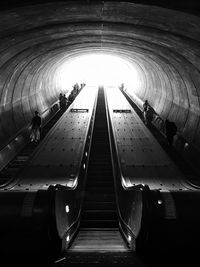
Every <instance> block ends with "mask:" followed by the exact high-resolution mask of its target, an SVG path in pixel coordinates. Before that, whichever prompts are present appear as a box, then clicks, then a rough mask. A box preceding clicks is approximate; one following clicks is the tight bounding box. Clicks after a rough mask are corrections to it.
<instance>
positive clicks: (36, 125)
mask: <svg viewBox="0 0 200 267" xmlns="http://www.w3.org/2000/svg"><path fill="white" fill-rule="evenodd" d="M84 86H85V83H81V85H80V86H79V85H78V83H76V84H75V85H74V86H73V90H72V91H71V93H70V94H69V96H68V98H67V97H66V95H65V94H62V93H60V95H59V103H60V109H62V110H63V109H64V110H65V109H66V107H67V104H71V103H72V102H73V100H74V98H75V97H76V95H77V94H78V93H79V92H80V90H81V89H82V88H83V87H84ZM41 129H42V119H41V117H40V115H39V112H38V111H37V110H36V111H35V113H34V116H33V118H32V120H31V133H30V140H31V142H34V143H37V142H39V141H40V138H41Z"/></svg>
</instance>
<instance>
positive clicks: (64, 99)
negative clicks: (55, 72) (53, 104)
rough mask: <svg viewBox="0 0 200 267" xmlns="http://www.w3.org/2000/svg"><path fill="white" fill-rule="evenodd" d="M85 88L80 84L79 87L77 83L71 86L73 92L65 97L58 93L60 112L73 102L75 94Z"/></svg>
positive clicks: (83, 84)
mask: <svg viewBox="0 0 200 267" xmlns="http://www.w3.org/2000/svg"><path fill="white" fill-rule="evenodd" d="M84 86H85V83H81V84H80V86H79V85H78V83H76V84H75V85H74V86H73V90H72V91H71V93H70V94H69V95H68V97H66V95H65V94H62V93H60V95H59V105H60V109H61V110H65V109H66V108H67V105H68V104H69V105H70V104H71V103H72V102H73V100H74V98H75V97H76V96H77V94H78V93H79V92H80V90H81V89H82V88H83V87H84Z"/></svg>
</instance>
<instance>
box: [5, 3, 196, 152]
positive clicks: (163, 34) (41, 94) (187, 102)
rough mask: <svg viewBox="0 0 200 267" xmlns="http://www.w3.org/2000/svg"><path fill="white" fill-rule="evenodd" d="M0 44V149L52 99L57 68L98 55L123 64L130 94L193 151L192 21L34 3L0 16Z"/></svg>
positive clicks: (95, 6) (129, 9)
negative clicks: (131, 75)
mask: <svg viewBox="0 0 200 267" xmlns="http://www.w3.org/2000/svg"><path fill="white" fill-rule="evenodd" d="M0 38H1V42H0V140H1V144H2V145H3V144H4V145H5V144H6V142H7V141H8V139H9V138H11V137H12V136H14V134H15V133H16V132H18V131H20V129H22V128H23V127H25V126H26V125H27V124H28V123H29V121H30V118H31V116H32V114H33V113H34V111H35V110H36V109H37V110H39V112H40V113H41V114H42V113H43V112H44V111H45V110H46V109H47V108H48V107H49V106H51V104H52V103H54V102H55V101H56V100H57V99H58V95H59V93H60V88H59V86H58V84H57V82H56V81H57V78H56V77H57V75H58V73H59V68H60V66H62V64H64V63H65V62H66V61H68V60H71V59H73V58H75V57H77V56H80V55H86V54H88V53H91V52H92V53H97V52H98V53H106V54H109V55H116V56H120V57H121V58H123V59H124V60H127V61H128V62H129V63H131V64H132V65H133V66H134V67H135V68H136V69H137V70H138V73H139V77H140V80H141V83H140V84H141V86H140V88H138V89H137V90H136V92H135V94H136V95H137V96H138V97H139V98H140V99H141V100H145V99H148V100H149V102H150V104H151V105H152V106H153V108H154V109H155V110H156V112H157V113H158V114H159V115H160V116H161V117H162V118H163V119H166V118H169V119H171V120H174V121H175V122H176V124H177V125H178V128H179V131H180V133H181V134H182V135H183V136H184V138H185V139H186V140H188V142H190V143H192V144H193V145H194V146H195V147H199V145H200V139H199V135H200V98H199V97H200V17H198V16H195V15H192V14H189V13H185V12H181V11H177V10H172V9H167V8H162V7H158V6H154V5H147V4H144V5H142V4H135V3H131V2H125V1H122V2H117V1H115V2H109V1H108V2H107V1H104V2H103V1H102V2H100V1H99V2H96V1H88V2H87V1H79V2H76V1H74V2H72V1H71V2H67V1H66V2H56V3H55V2H50V3H43V4H39V3H38V4H37V5H30V6H24V7H23V6H22V7H18V8H16V7H13V8H12V9H11V8H10V9H6V10H2V11H0ZM8 121H9V122H10V123H8Z"/></svg>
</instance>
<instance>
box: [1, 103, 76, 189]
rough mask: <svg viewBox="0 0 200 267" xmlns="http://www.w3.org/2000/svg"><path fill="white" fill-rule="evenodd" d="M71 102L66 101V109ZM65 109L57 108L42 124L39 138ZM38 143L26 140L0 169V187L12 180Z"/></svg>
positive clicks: (43, 135)
mask: <svg viewBox="0 0 200 267" xmlns="http://www.w3.org/2000/svg"><path fill="white" fill-rule="evenodd" d="M70 104H71V103H68V105H67V106H66V109H67V108H68V106H69V105H70ZM66 109H59V110H58V111H57V112H56V113H55V115H54V116H53V117H52V118H51V119H50V120H49V121H48V122H47V123H46V124H45V125H44V127H43V128H42V132H41V140H42V139H43V138H44V137H45V136H46V134H47V133H48V132H49V130H50V129H51V128H52V127H53V125H54V124H55V123H56V122H57V121H58V120H59V118H60V117H61V116H62V115H63V113H64V112H65V111H66ZM37 145H38V144H36V143H34V142H28V143H27V144H26V145H25V147H24V148H23V149H22V150H21V151H20V152H19V153H18V154H17V155H16V156H15V157H14V159H13V160H11V161H10V162H9V163H8V164H7V165H6V166H5V167H4V168H3V169H2V170H1V171H0V189H5V190H6V186H7V185H9V184H10V183H11V182H13V181H14V179H15V177H16V176H17V174H18V173H19V172H20V171H21V169H22V168H23V166H24V165H25V164H26V162H27V160H28V159H29V157H30V156H31V154H32V153H33V151H34V150H35V148H36V147H37Z"/></svg>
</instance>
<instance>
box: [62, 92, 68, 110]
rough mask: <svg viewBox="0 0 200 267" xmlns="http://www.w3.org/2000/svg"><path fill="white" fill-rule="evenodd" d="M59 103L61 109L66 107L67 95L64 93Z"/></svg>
mask: <svg viewBox="0 0 200 267" xmlns="http://www.w3.org/2000/svg"><path fill="white" fill-rule="evenodd" d="M61 103H62V104H61V107H62V109H66V107H67V97H66V96H65V94H64V95H63V97H62V100H61Z"/></svg>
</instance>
